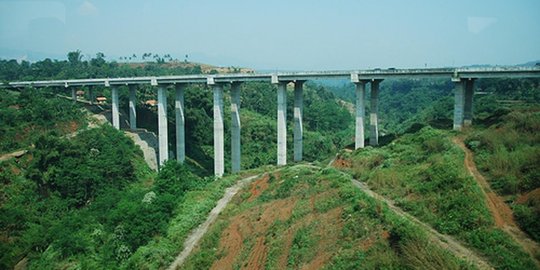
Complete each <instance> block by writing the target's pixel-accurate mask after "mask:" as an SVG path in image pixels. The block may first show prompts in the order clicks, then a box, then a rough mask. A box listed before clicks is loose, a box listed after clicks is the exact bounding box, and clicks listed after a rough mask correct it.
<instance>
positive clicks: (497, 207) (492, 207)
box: [452, 137, 540, 269]
mask: <svg viewBox="0 0 540 270" xmlns="http://www.w3.org/2000/svg"><path fill="white" fill-rule="evenodd" d="M452 141H453V142H454V143H455V144H456V145H457V146H459V148H461V150H463V152H464V153H465V161H464V162H465V167H466V168H467V171H468V172H469V174H470V175H471V176H472V177H473V178H474V180H475V181H476V182H477V183H478V185H479V186H480V187H481V190H482V193H483V194H484V200H485V201H486V205H487V206H488V208H489V211H490V212H491V215H492V216H493V219H494V221H495V225H496V226H497V227H499V228H501V229H503V230H504V231H506V232H507V233H508V234H509V235H510V236H511V237H512V238H513V239H514V240H515V241H516V242H517V243H518V244H520V245H521V246H522V247H523V249H524V250H525V251H526V252H527V253H529V255H530V256H531V258H532V259H533V261H534V262H535V263H536V266H537V267H538V268H539V269H540V261H539V260H538V258H539V257H540V246H539V245H538V243H536V242H535V241H533V240H532V239H530V238H529V237H528V236H527V234H525V232H523V231H522V230H521V229H520V228H519V227H518V226H517V225H516V222H515V221H514V215H513V212H512V209H510V207H509V206H508V205H507V204H506V203H505V202H504V200H503V199H502V198H501V197H499V196H498V195H497V194H496V193H495V192H494V191H493V190H492V189H491V186H490V185H489V183H488V182H487V181H486V178H485V177H484V176H483V175H482V174H481V173H480V172H479V171H478V168H476V164H475V163H474V154H473V153H472V152H471V150H469V148H467V147H466V146H465V144H464V143H463V138H461V137H454V138H453V139H452Z"/></svg>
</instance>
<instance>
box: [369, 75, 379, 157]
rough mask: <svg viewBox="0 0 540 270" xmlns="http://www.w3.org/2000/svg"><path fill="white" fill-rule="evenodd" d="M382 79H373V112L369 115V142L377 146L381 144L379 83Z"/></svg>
mask: <svg viewBox="0 0 540 270" xmlns="http://www.w3.org/2000/svg"><path fill="white" fill-rule="evenodd" d="M380 82H381V80H372V81H371V104H370V105H371V112H370V115H369V126H370V134H369V144H370V145H372V146H376V145H378V144H379V126H378V111H379V83H380Z"/></svg>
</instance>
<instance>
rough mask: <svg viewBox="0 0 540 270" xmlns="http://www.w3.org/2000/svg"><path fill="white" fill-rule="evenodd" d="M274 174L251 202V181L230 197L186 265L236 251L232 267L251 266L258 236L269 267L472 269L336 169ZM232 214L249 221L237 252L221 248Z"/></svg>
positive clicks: (196, 265) (204, 264)
mask: <svg viewBox="0 0 540 270" xmlns="http://www.w3.org/2000/svg"><path fill="white" fill-rule="evenodd" d="M273 178H274V179H273V180H272V181H269V187H268V188H267V189H266V190H264V192H263V193H262V194H261V195H260V196H258V197H257V198H255V199H254V200H252V201H248V199H247V198H249V196H245V195H242V194H243V193H244V194H245V193H249V187H248V188H246V189H244V190H243V191H241V192H240V193H239V194H238V195H237V196H236V197H235V198H234V199H233V201H232V204H231V205H230V207H227V208H226V210H225V211H224V212H223V213H222V214H221V215H220V217H219V218H218V221H217V222H216V223H215V224H214V225H212V226H211V229H210V232H209V233H208V234H207V235H205V236H204V237H203V241H202V243H201V244H200V246H199V248H198V249H196V250H195V251H194V252H193V253H192V254H191V255H190V257H189V258H188V260H187V261H186V264H185V265H184V266H183V267H184V268H185V269H201V268H202V269H207V268H209V267H210V266H212V264H214V263H215V262H216V261H217V260H219V259H220V258H223V257H224V256H226V255H227V254H228V252H236V254H238V255H237V256H236V257H235V258H234V263H233V264H234V265H236V267H234V269H238V268H250V267H253V265H252V264H251V263H252V262H253V261H254V260H255V259H256V257H254V253H253V252H254V249H255V247H254V245H253V244H252V243H253V242H255V241H257V240H255V239H256V238H257V237H263V238H264V241H263V243H264V248H263V249H262V250H263V251H264V256H263V257H262V258H264V259H263V260H262V261H260V262H259V266H261V265H264V267H265V268H266V269H284V268H287V269H298V268H302V267H307V266H311V267H317V268H321V267H322V268H323V269H380V268H383V269H403V268H412V269H421V268H423V269H435V268H437V269H440V268H445V267H446V268H448V269H471V268H472V269H473V267H471V266H470V265H467V264H466V263H464V262H463V261H461V260H460V259H458V258H456V257H454V256H453V255H452V254H449V253H448V252H446V251H444V250H443V249H441V248H440V247H438V246H436V245H433V244H431V245H430V244H428V243H429V240H428V238H427V236H426V235H425V234H423V233H422V232H421V230H419V229H418V227H416V225H414V224H412V223H410V222H408V221H406V220H404V219H403V218H401V217H399V216H397V215H396V214H394V213H393V212H392V211H390V210H388V208H387V207H386V205H384V204H381V203H380V202H377V201H375V200H374V199H372V198H370V197H368V196H367V195H365V194H364V193H362V192H361V191H360V190H359V189H357V188H356V187H354V186H353V185H352V184H351V182H350V178H349V177H346V176H344V175H343V174H342V173H340V172H338V171H335V170H333V169H323V170H316V169H312V168H306V167H302V166H296V167H288V168H286V169H284V170H282V171H280V172H279V173H276V174H275V175H274V176H273ZM283 201H287V202H288V201H293V202H294V205H293V206H290V207H291V210H290V213H289V214H287V215H283V212H279V211H278V210H275V211H278V212H279V213H281V214H279V215H278V216H279V217H275V218H273V219H271V220H270V221H269V222H270V223H268V224H266V223H265V222H266V220H265V218H267V217H268V216H267V215H268V214H269V213H270V214H271V213H274V212H272V211H274V210H272V209H275V208H276V207H277V206H276V205H280V203H281V202H283ZM232 220H235V222H238V221H239V220H245V221H246V222H247V221H250V222H248V223H235V224H240V225H238V226H240V227H238V228H240V229H239V233H240V235H241V237H243V238H244V239H251V240H250V241H247V242H246V240H244V241H243V244H242V245H241V246H240V247H237V248H236V249H235V251H232V250H230V249H228V250H224V249H223V247H224V244H225V242H223V241H224V239H226V238H227V237H228V236H227V235H228V233H226V232H228V231H227V228H229V225H230V224H231V222H232ZM242 224H245V225H242ZM265 224H266V225H265ZM242 226H247V227H246V228H248V227H249V228H253V229H242V228H243V227H242ZM259 251H260V249H259ZM420 261H421V264H418V262H420ZM441 265H442V267H441ZM222 266H224V265H222Z"/></svg>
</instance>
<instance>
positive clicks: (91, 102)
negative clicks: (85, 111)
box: [88, 86, 94, 105]
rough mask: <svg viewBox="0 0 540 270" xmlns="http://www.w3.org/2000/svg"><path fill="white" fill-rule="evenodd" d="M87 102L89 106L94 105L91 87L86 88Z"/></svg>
mask: <svg viewBox="0 0 540 270" xmlns="http://www.w3.org/2000/svg"><path fill="white" fill-rule="evenodd" d="M88 101H90V105H94V88H93V87H92V86H88Z"/></svg>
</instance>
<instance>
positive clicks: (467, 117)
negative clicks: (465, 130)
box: [463, 79, 474, 127]
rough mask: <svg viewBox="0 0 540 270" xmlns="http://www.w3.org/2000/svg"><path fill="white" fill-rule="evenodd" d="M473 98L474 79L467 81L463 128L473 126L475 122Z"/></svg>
mask: <svg viewBox="0 0 540 270" xmlns="http://www.w3.org/2000/svg"><path fill="white" fill-rule="evenodd" d="M473 97H474V79H468V80H466V81H465V99H464V100H465V104H463V126H465V127H467V126H470V125H472V120H473Z"/></svg>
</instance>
